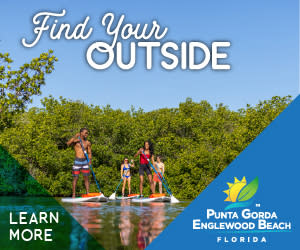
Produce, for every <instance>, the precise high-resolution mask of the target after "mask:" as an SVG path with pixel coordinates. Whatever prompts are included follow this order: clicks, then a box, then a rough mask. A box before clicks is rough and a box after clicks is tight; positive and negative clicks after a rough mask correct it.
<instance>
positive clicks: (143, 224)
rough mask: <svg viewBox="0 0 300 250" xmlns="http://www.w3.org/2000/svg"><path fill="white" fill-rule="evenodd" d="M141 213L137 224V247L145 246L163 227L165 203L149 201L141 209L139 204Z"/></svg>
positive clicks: (142, 247)
mask: <svg viewBox="0 0 300 250" xmlns="http://www.w3.org/2000/svg"><path fill="white" fill-rule="evenodd" d="M140 206H141V210H142V211H143V212H142V215H141V219H140V221H139V224H138V233H137V247H138V248H139V249H144V248H146V247H147V246H148V245H149V244H150V243H151V242H152V241H153V240H154V239H155V238H156V237H157V236H158V235H159V234H160V233H161V232H162V230H163V229H164V221H165V209H164V208H165V204H164V203H151V204H150V205H149V206H146V207H145V208H148V209H143V204H141V205H140Z"/></svg>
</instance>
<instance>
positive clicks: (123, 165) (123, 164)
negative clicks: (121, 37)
mask: <svg viewBox="0 0 300 250" xmlns="http://www.w3.org/2000/svg"><path fill="white" fill-rule="evenodd" d="M123 166H124V164H121V178H123Z"/></svg>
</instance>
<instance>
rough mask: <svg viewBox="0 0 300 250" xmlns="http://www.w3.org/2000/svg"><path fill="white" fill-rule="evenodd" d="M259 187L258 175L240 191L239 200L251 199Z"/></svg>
mask: <svg viewBox="0 0 300 250" xmlns="http://www.w3.org/2000/svg"><path fill="white" fill-rule="evenodd" d="M257 189H258V177H256V178H255V179H254V180H253V181H251V182H250V183H249V184H248V185H247V186H246V187H244V188H243V189H242V191H241V192H240V193H239V196H238V201H247V200H249V199H251V198H252V197H253V196H254V195H255V193H256V191H257Z"/></svg>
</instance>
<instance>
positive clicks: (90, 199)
mask: <svg viewBox="0 0 300 250" xmlns="http://www.w3.org/2000/svg"><path fill="white" fill-rule="evenodd" d="M107 200H108V198H107V197H105V196H104V195H103V194H101V195H98V196H92V197H77V198H71V197H67V198H62V199H61V201H62V202H68V203H78V202H106V201H107Z"/></svg>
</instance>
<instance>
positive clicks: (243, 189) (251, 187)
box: [223, 176, 258, 210]
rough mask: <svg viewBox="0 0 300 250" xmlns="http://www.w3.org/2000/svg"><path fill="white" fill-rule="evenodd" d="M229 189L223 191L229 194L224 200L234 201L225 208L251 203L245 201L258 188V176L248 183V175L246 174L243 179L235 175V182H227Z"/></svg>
mask: <svg viewBox="0 0 300 250" xmlns="http://www.w3.org/2000/svg"><path fill="white" fill-rule="evenodd" d="M227 185H228V187H229V189H227V190H224V191H223V192H224V193H225V194H227V197H226V199H225V200H224V201H229V202H232V203H233V204H230V205H228V206H227V207H226V208H225V210H227V209H230V208H234V207H245V206H248V205H250V204H251V202H245V201H248V200H250V199H251V198H252V197H253V196H254V194H255V193H256V191H257V189H258V177H256V178H255V179H254V180H253V181H251V182H250V183H249V184H248V185H247V181H246V177H245V176H244V177H243V179H242V180H241V181H239V180H238V179H237V178H236V177H234V183H230V182H227Z"/></svg>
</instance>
